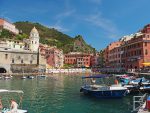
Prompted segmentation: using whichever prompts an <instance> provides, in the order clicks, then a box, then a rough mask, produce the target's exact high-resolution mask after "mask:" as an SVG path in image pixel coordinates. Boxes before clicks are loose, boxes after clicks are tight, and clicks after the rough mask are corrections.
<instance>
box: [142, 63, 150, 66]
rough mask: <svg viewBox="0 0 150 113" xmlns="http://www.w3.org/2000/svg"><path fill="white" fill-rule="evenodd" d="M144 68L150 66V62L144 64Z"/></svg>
mask: <svg viewBox="0 0 150 113" xmlns="http://www.w3.org/2000/svg"><path fill="white" fill-rule="evenodd" d="M142 64H143V65H144V66H150V62H144V63H142Z"/></svg>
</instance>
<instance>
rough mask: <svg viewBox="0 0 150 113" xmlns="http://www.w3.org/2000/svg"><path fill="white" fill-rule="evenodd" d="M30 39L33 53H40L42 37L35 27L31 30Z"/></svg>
mask: <svg viewBox="0 0 150 113" xmlns="http://www.w3.org/2000/svg"><path fill="white" fill-rule="evenodd" d="M29 39H30V50H31V51H33V52H38V48H39V39H40V37H39V33H38V31H37V29H36V28H35V27H34V28H33V29H32V30H31V32H30V37H29Z"/></svg>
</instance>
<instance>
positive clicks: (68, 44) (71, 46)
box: [14, 21, 94, 53]
mask: <svg viewBox="0 0 150 113" xmlns="http://www.w3.org/2000/svg"><path fill="white" fill-rule="evenodd" d="M14 24H15V25H16V27H17V28H18V29H19V30H20V31H22V33H24V35H25V34H27V35H28V36H29V34H30V31H31V29H32V28H33V27H34V26H35V27H36V28H37V30H38V32H39V34H40V42H41V43H43V44H47V45H50V46H57V47H58V48H59V49H62V50H63V51H64V53H68V52H72V51H78V52H80V51H82V52H92V51H93V50H94V49H93V48H92V47H91V46H89V45H87V44H86V42H85V41H84V40H83V38H82V36H80V35H79V36H76V37H75V38H72V37H70V36H68V35H66V34H63V33H62V32H59V31H58V30H56V29H54V28H48V27H46V26H43V25H41V24H39V23H32V22H28V21H26V22H16V23H14ZM78 39H79V40H80V39H82V40H80V41H81V43H82V46H79V47H78V48H77V49H75V46H76V43H74V42H75V41H76V40H78Z"/></svg>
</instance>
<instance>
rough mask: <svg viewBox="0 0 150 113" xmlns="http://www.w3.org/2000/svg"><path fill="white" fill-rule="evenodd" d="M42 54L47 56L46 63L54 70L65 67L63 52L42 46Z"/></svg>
mask: <svg viewBox="0 0 150 113" xmlns="http://www.w3.org/2000/svg"><path fill="white" fill-rule="evenodd" d="M39 48H40V54H41V55H43V56H45V59H46V63H47V64H48V65H49V66H51V67H52V68H61V67H63V59H64V58H63V51H62V50H59V49H57V48H55V47H48V46H46V45H45V46H44V45H40V46H39Z"/></svg>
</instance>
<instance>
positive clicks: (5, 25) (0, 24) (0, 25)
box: [0, 18, 19, 34]
mask: <svg viewBox="0 0 150 113" xmlns="http://www.w3.org/2000/svg"><path fill="white" fill-rule="evenodd" d="M0 29H6V30H8V31H10V32H12V33H14V34H19V30H18V29H17V28H16V27H15V25H14V24H12V23H10V22H8V21H6V20H5V19H2V18H0Z"/></svg>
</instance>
